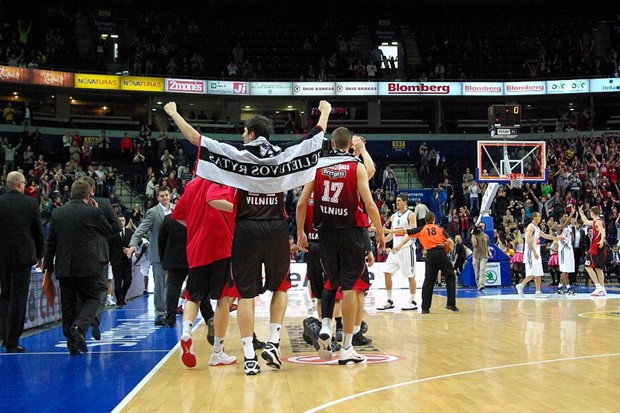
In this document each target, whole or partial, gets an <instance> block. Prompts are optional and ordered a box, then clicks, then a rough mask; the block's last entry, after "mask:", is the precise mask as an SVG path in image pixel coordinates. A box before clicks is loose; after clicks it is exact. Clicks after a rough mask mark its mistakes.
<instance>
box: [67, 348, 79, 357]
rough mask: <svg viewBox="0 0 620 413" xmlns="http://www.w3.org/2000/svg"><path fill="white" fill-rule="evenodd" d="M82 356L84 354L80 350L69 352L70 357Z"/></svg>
mask: <svg viewBox="0 0 620 413" xmlns="http://www.w3.org/2000/svg"><path fill="white" fill-rule="evenodd" d="M80 354H82V352H81V351H80V350H78V349H77V348H76V349H73V350H69V355H70V356H79V355H80Z"/></svg>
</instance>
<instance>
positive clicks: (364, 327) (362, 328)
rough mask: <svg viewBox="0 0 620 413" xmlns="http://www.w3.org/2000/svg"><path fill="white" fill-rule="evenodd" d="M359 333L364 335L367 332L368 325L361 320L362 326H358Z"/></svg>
mask: <svg viewBox="0 0 620 413" xmlns="http://www.w3.org/2000/svg"><path fill="white" fill-rule="evenodd" d="M360 331H361V332H362V334H366V333H367V332H368V324H366V322H365V321H363V320H362V324H360Z"/></svg>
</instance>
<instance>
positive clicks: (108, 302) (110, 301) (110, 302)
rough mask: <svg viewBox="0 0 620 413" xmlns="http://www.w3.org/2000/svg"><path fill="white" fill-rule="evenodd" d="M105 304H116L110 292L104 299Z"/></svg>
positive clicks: (110, 305)
mask: <svg viewBox="0 0 620 413" xmlns="http://www.w3.org/2000/svg"><path fill="white" fill-rule="evenodd" d="M105 304H106V305H107V306H109V307H112V306H115V305H116V300H114V297H112V296H111V295H110V294H108V299H107V300H106V303H105Z"/></svg>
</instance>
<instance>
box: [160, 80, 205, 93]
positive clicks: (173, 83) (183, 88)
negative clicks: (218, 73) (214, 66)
mask: <svg viewBox="0 0 620 413" xmlns="http://www.w3.org/2000/svg"><path fill="white" fill-rule="evenodd" d="M166 92H173V93H207V82H206V81H204V80H190V79H166Z"/></svg>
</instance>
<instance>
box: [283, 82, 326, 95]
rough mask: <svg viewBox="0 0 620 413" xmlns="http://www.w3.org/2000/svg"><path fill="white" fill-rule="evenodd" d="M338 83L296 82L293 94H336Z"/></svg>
mask: <svg viewBox="0 0 620 413" xmlns="http://www.w3.org/2000/svg"><path fill="white" fill-rule="evenodd" d="M335 94H336V83H334V82H295V83H293V96H334V95H335Z"/></svg>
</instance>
